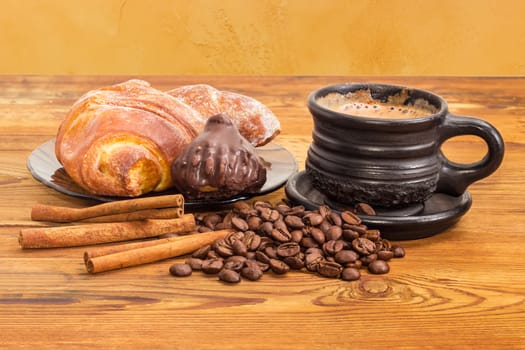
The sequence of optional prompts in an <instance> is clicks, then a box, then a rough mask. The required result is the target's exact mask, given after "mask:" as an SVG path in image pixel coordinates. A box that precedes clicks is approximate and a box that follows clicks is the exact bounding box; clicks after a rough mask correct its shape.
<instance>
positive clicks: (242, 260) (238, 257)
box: [224, 255, 248, 264]
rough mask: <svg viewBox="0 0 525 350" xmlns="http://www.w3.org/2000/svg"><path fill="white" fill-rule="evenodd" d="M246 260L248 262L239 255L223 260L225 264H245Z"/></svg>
mask: <svg viewBox="0 0 525 350" xmlns="http://www.w3.org/2000/svg"><path fill="white" fill-rule="evenodd" d="M246 260H248V259H247V258H246V257H244V256H240V255H232V256H230V257H229V258H227V259H226V260H224V262H225V263H227V262H228V261H238V262H241V263H243V264H244V263H245V262H246Z"/></svg>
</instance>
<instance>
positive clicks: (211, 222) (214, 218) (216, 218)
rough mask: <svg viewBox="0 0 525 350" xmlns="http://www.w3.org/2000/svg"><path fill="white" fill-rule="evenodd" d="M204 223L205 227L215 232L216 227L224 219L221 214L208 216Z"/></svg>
mask: <svg viewBox="0 0 525 350" xmlns="http://www.w3.org/2000/svg"><path fill="white" fill-rule="evenodd" d="M202 221H203V223H204V225H206V226H207V227H209V228H211V229H212V230H214V229H215V225H217V224H218V223H219V222H221V221H222V217H221V216H220V215H219V214H208V215H206V216H205V217H204V219H203V220H202Z"/></svg>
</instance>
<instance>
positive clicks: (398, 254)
mask: <svg viewBox="0 0 525 350" xmlns="http://www.w3.org/2000/svg"><path fill="white" fill-rule="evenodd" d="M392 252H393V253H394V258H402V257H404V256H405V249H404V248H403V247H400V246H394V247H392Z"/></svg>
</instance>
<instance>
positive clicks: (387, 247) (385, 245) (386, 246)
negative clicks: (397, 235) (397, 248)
mask: <svg viewBox="0 0 525 350" xmlns="http://www.w3.org/2000/svg"><path fill="white" fill-rule="evenodd" d="M379 243H380V244H381V249H382V250H392V243H391V242H390V241H389V240H388V239H384V238H382V239H381V240H380V241H379ZM376 245H377V243H376Z"/></svg>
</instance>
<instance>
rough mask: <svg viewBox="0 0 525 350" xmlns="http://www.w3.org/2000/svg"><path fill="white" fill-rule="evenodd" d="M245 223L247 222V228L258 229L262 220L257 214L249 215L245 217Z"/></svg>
mask: <svg viewBox="0 0 525 350" xmlns="http://www.w3.org/2000/svg"><path fill="white" fill-rule="evenodd" d="M246 223H247V224H248V229H249V230H251V231H258V230H259V228H260V227H261V225H262V223H263V220H262V219H261V218H260V217H258V216H255V215H254V216H249V217H248V218H247V219H246Z"/></svg>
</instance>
